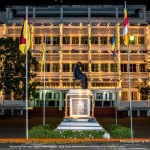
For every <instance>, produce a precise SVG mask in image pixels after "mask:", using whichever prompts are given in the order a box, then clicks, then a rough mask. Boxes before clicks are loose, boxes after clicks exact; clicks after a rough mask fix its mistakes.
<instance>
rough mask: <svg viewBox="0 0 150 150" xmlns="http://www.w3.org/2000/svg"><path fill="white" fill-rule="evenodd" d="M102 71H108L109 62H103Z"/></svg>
mask: <svg viewBox="0 0 150 150" xmlns="http://www.w3.org/2000/svg"><path fill="white" fill-rule="evenodd" d="M101 71H102V72H108V64H101Z"/></svg>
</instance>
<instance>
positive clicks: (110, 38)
mask: <svg viewBox="0 0 150 150" xmlns="http://www.w3.org/2000/svg"><path fill="white" fill-rule="evenodd" d="M113 37H114V36H112V37H109V44H112V39H113Z"/></svg>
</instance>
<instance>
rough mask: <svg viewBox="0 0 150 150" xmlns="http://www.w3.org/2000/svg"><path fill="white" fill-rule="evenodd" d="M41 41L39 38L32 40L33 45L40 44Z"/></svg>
mask: <svg viewBox="0 0 150 150" xmlns="http://www.w3.org/2000/svg"><path fill="white" fill-rule="evenodd" d="M41 40H42V38H41V37H35V38H34V44H41Z"/></svg>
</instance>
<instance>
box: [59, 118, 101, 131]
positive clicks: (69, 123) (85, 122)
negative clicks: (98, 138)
mask: <svg viewBox="0 0 150 150" xmlns="http://www.w3.org/2000/svg"><path fill="white" fill-rule="evenodd" d="M57 130H103V128H102V126H101V125H100V124H99V123H98V122H97V120H96V119H95V118H85V119H84V118H83V119H82V118H78V119H76V118H64V120H63V121H62V122H61V124H60V125H59V126H58V127H57Z"/></svg>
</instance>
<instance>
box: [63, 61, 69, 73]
mask: <svg viewBox="0 0 150 150" xmlns="http://www.w3.org/2000/svg"><path fill="white" fill-rule="evenodd" d="M69 71H70V64H69V63H67V64H63V72H69Z"/></svg>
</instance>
